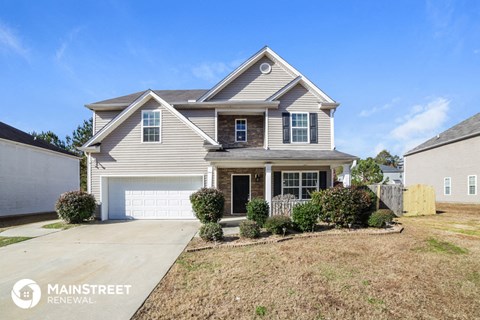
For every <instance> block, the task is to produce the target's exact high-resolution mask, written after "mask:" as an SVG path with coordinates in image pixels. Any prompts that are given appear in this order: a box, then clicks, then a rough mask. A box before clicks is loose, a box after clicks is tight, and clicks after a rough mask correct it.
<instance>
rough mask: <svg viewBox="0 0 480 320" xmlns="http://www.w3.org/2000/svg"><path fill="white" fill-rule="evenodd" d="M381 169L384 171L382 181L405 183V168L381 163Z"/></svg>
mask: <svg viewBox="0 0 480 320" xmlns="http://www.w3.org/2000/svg"><path fill="white" fill-rule="evenodd" d="M379 166H380V170H382V173H383V180H382V183H386V184H403V170H402V169H399V168H395V167H391V166H386V165H383V164H380V165H379Z"/></svg>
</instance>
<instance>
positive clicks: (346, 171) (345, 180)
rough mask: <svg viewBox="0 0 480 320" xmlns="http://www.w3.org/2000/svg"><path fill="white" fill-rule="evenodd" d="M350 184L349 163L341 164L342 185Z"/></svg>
mask: <svg viewBox="0 0 480 320" xmlns="http://www.w3.org/2000/svg"><path fill="white" fill-rule="evenodd" d="M350 185H351V175H350V165H349V164H344V165H343V186H344V187H350Z"/></svg>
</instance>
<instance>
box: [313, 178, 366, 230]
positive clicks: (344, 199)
mask: <svg viewBox="0 0 480 320" xmlns="http://www.w3.org/2000/svg"><path fill="white" fill-rule="evenodd" d="M312 203H314V204H316V205H318V206H320V211H321V214H320V218H321V220H323V221H325V222H329V223H330V222H331V223H333V224H334V225H335V227H337V228H339V227H347V226H351V225H353V224H362V222H363V223H365V222H366V220H367V219H368V215H369V212H370V210H371V206H372V197H371V194H370V193H369V192H368V191H366V190H363V189H360V188H343V187H336V188H331V189H327V190H323V191H319V192H314V193H313V194H312Z"/></svg>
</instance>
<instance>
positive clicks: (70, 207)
mask: <svg viewBox="0 0 480 320" xmlns="http://www.w3.org/2000/svg"><path fill="white" fill-rule="evenodd" d="M96 206H97V204H96V202H95V197H94V196H93V195H91V194H89V193H86V192H83V191H70V192H65V193H63V194H62V195H61V196H60V198H58V200H57V203H56V204H55V210H56V211H57V213H58V217H59V218H60V219H63V220H64V221H65V222H67V223H80V222H82V221H84V220H87V219H90V218H92V217H93V212H94V211H95V208H96Z"/></svg>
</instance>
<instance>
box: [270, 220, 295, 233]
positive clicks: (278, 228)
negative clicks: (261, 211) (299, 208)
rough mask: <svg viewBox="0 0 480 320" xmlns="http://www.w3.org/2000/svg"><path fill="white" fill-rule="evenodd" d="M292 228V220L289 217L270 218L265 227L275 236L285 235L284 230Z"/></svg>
mask: <svg viewBox="0 0 480 320" xmlns="http://www.w3.org/2000/svg"><path fill="white" fill-rule="evenodd" d="M291 226H292V220H290V217H288V216H273V217H269V218H268V219H267V221H265V225H264V227H265V229H267V231H268V232H271V233H273V234H283V233H284V228H285V230H287V229H288V228H291Z"/></svg>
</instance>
